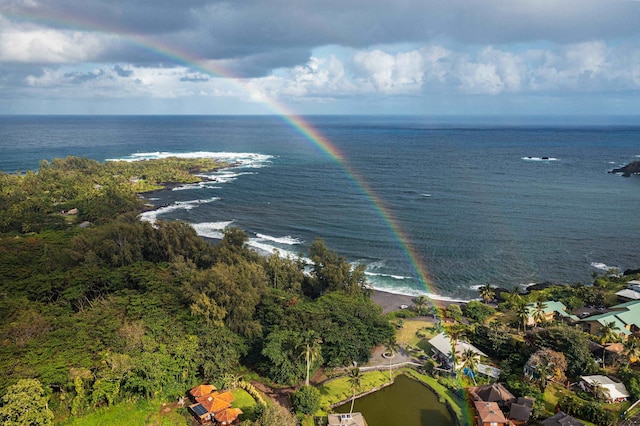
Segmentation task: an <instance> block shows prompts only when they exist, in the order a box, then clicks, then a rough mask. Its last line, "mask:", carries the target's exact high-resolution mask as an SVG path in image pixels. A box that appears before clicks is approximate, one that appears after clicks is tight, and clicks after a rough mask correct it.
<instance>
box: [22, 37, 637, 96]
mask: <svg viewBox="0 0 640 426" xmlns="http://www.w3.org/2000/svg"><path fill="white" fill-rule="evenodd" d="M339 50H340V49H339V48H337V47H336V48H335V49H334V50H333V51H334V53H333V54H332V53H331V51H330V50H329V51H327V50H324V51H321V52H320V54H319V55H316V56H312V57H311V58H310V59H309V61H308V62H307V63H306V64H304V65H299V66H295V67H291V68H284V69H278V70H276V71H274V72H273V73H271V75H269V76H266V77H260V78H247V79H240V80H229V79H225V78H213V77H211V76H210V75H208V74H207V73H204V72H202V71H198V70H194V69H191V68H189V67H186V66H172V67H140V66H136V65H132V64H128V65H116V66H114V65H98V66H94V67H92V68H91V69H88V68H86V67H84V68H83V69H82V70H81V69H80V68H74V67H71V66H64V67H62V66H61V67H49V68H47V69H45V70H44V71H43V72H41V73H33V74H31V75H29V76H28V77H27V78H26V79H25V82H26V83H27V85H28V86H29V87H30V88H31V90H32V91H33V93H35V92H36V91H37V92H38V93H41V94H42V93H49V94H52V93H55V94H62V95H60V96H65V97H74V96H75V97H79V98H85V97H93V98H96V97H104V98H117V97H120V98H124V97H127V96H136V97H149V98H168V99H172V98H183V97H193V96H198V97H220V96H225V97H233V98H237V99H239V100H241V101H250V102H254V103H266V104H269V103H271V102H272V101H274V100H277V101H288V100H290V101H295V102H298V103H299V102H305V101H308V102H332V101H336V100H344V99H349V98H354V99H355V98H359V99H364V98H367V97H375V98H376V99H380V98H384V97H403V96H410V97H419V96H429V94H438V95H442V94H451V95H468V94H473V95H489V96H493V97H497V96H499V95H505V94H507V95H525V96H528V95H558V96H564V95H567V94H568V95H574V94H585V93H599V92H610V93H623V94H626V93H628V92H629V91H639V90H640V52H638V50H637V49H636V48H635V46H609V45H607V44H606V43H604V42H602V41H593V42H589V43H578V44H572V45H567V46H561V47H557V48H549V49H540V48H531V49H520V50H518V51H509V50H506V49H505V48H498V47H496V46H487V47H483V48H479V49H477V50H475V51H473V50H471V51H468V50H467V51H456V50H452V49H450V48H445V47H443V46H441V45H438V44H432V45H425V46H418V47H413V48H405V49H404V50H402V49H398V48H397V47H396V48H395V49H393V50H392V48H389V49H383V48H375V49H372V50H352V49H344V50H341V51H339ZM347 53H348V54H347ZM205 68H206V66H205Z"/></svg>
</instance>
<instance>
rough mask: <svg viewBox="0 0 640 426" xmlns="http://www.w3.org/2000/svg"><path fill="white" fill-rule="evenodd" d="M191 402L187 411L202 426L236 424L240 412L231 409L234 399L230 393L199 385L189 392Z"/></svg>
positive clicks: (236, 409)
mask: <svg viewBox="0 0 640 426" xmlns="http://www.w3.org/2000/svg"><path fill="white" fill-rule="evenodd" d="M189 397H190V399H191V401H192V402H193V403H192V404H191V405H189V411H190V412H191V413H192V414H193V416H194V417H195V418H196V420H197V421H198V423H200V424H202V425H208V424H213V425H221V426H227V425H232V424H234V423H238V422H239V421H240V420H239V416H240V414H242V410H240V409H239V408H233V407H232V406H231V404H232V403H233V401H234V397H233V395H232V394H231V392H230V391H226V392H218V390H217V388H216V387H215V386H213V385H199V386H196V387H195V388H193V389H191V390H190V391H189Z"/></svg>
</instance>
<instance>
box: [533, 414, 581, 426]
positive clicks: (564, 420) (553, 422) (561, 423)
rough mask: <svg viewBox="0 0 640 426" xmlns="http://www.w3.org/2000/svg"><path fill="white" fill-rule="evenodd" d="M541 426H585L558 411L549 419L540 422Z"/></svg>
mask: <svg viewBox="0 0 640 426" xmlns="http://www.w3.org/2000/svg"><path fill="white" fill-rule="evenodd" d="M540 424H542V425H543V426H585V424H584V423H582V422H581V421H580V420H577V419H575V418H574V417H571V416H570V415H568V414H567V413H565V412H563V411H558V412H557V413H556V414H554V415H553V416H551V417H548V418H546V419H544V420H543V421H541V422H540Z"/></svg>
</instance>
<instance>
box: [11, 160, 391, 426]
mask: <svg viewBox="0 0 640 426" xmlns="http://www.w3.org/2000/svg"><path fill="white" fill-rule="evenodd" d="M222 166H224V165H223V164H216V163H215V162H212V161H210V160H180V159H176V158H171V159H167V160H159V161H144V162H107V163H104V164H102V163H99V162H96V161H93V160H88V159H86V158H77V157H68V158H66V159H55V160H52V161H51V162H48V161H43V162H41V164H40V168H39V170H38V171H37V172H34V171H29V172H26V173H22V174H20V173H19V174H3V173H0V232H2V234H0V277H1V278H0V336H1V337H0V339H2V344H1V345H0V395H3V394H5V393H6V392H7V390H8V389H15V385H16V384H17V383H19V381H21V379H35V380H36V381H37V382H38V383H39V384H41V385H42V388H43V389H44V393H45V394H47V395H49V396H50V402H49V407H50V408H51V409H52V410H53V411H54V413H55V415H56V417H57V418H58V419H60V418H65V417H68V416H69V415H79V414H82V413H83V412H87V411H89V410H92V409H93V408H95V407H98V406H103V405H111V404H115V403H117V402H119V401H121V400H123V399H127V398H131V397H145V398H146V397H158V396H163V397H178V396H181V395H184V393H185V391H186V390H187V389H189V388H190V387H192V386H194V385H196V384H199V383H203V382H212V383H220V382H221V381H223V380H225V378H228V377H230V376H234V375H236V376H237V375H239V374H259V375H260V376H261V377H262V378H264V379H265V380H268V381H270V382H272V383H274V384H294V383H299V382H301V381H302V380H304V378H305V375H306V372H307V367H308V366H307V364H306V360H305V357H304V356H303V354H304V352H305V351H306V350H307V351H308V349H309V345H310V344H311V343H310V342H322V344H321V345H320V347H319V353H318V356H315V357H313V365H311V366H309V367H311V369H312V370H313V369H315V368H317V367H319V366H320V365H326V366H341V365H350V364H351V363H352V362H353V361H356V362H361V361H365V360H367V359H368V358H369V356H370V353H371V349H372V348H373V347H374V346H375V345H377V344H379V343H381V342H384V341H385V340H388V339H389V338H391V337H392V336H393V329H392V328H391V326H390V324H389V323H388V321H386V320H385V319H384V318H383V317H382V314H381V309H380V308H379V307H378V306H377V305H375V304H374V303H373V302H372V301H371V300H370V299H369V295H368V289H367V288H366V285H365V278H364V272H363V270H362V268H360V267H356V268H353V267H352V266H351V265H350V264H349V263H348V262H346V260H345V259H344V258H342V257H340V256H339V255H337V254H336V253H334V252H332V251H331V250H329V249H328V248H327V247H326V245H325V244H324V242H323V241H322V240H320V239H318V240H316V241H315V242H313V243H312V244H311V245H310V247H309V249H308V253H307V255H308V256H307V257H308V258H309V259H311V260H312V264H311V265H305V264H303V263H302V262H301V261H299V260H297V259H291V258H282V257H279V256H278V255H277V254H275V253H274V254H272V255H270V256H260V255H258V254H257V253H256V252H255V251H253V250H251V249H249V248H248V247H247V244H246V243H247V241H248V236H247V235H246V234H245V233H244V232H243V231H241V230H239V229H234V228H230V229H228V230H227V231H226V232H225V234H224V238H223V239H222V241H220V242H219V243H217V244H210V243H208V242H205V241H204V240H203V239H201V238H200V237H199V236H198V235H197V234H196V232H195V231H194V229H193V228H192V227H190V226H189V225H187V224H184V223H181V222H162V221H158V222H156V223H154V224H151V223H149V222H143V221H140V220H139V219H138V216H137V215H138V214H139V212H140V211H142V209H144V207H145V206H144V204H143V201H142V200H141V198H140V197H139V196H138V194H139V193H140V192H142V191H148V190H152V189H157V188H158V187H159V186H161V185H162V183H165V182H194V181H197V180H198V179H200V178H198V177H197V176H194V175H193V173H194V172H199V171H202V170H211V169H213V168H216V167H222ZM314 344H315V343H314ZM21 382H24V381H23V380H22V381H21ZM6 404H7V400H6V399H5V407H4V408H6ZM1 410H2V407H0V415H3V412H1ZM5 411H6V410H5ZM4 414H5V415H6V412H5V413H4Z"/></svg>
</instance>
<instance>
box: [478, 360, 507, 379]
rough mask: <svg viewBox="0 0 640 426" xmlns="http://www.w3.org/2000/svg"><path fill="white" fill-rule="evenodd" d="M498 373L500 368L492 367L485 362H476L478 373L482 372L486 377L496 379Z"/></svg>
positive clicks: (498, 375) (498, 376)
mask: <svg viewBox="0 0 640 426" xmlns="http://www.w3.org/2000/svg"><path fill="white" fill-rule="evenodd" d="M500 373H502V370H500V369H499V368H496V367H492V366H490V365H487V364H482V363H478V374H484V375H485V376H487V377H490V378H492V379H494V380H498V378H500Z"/></svg>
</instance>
